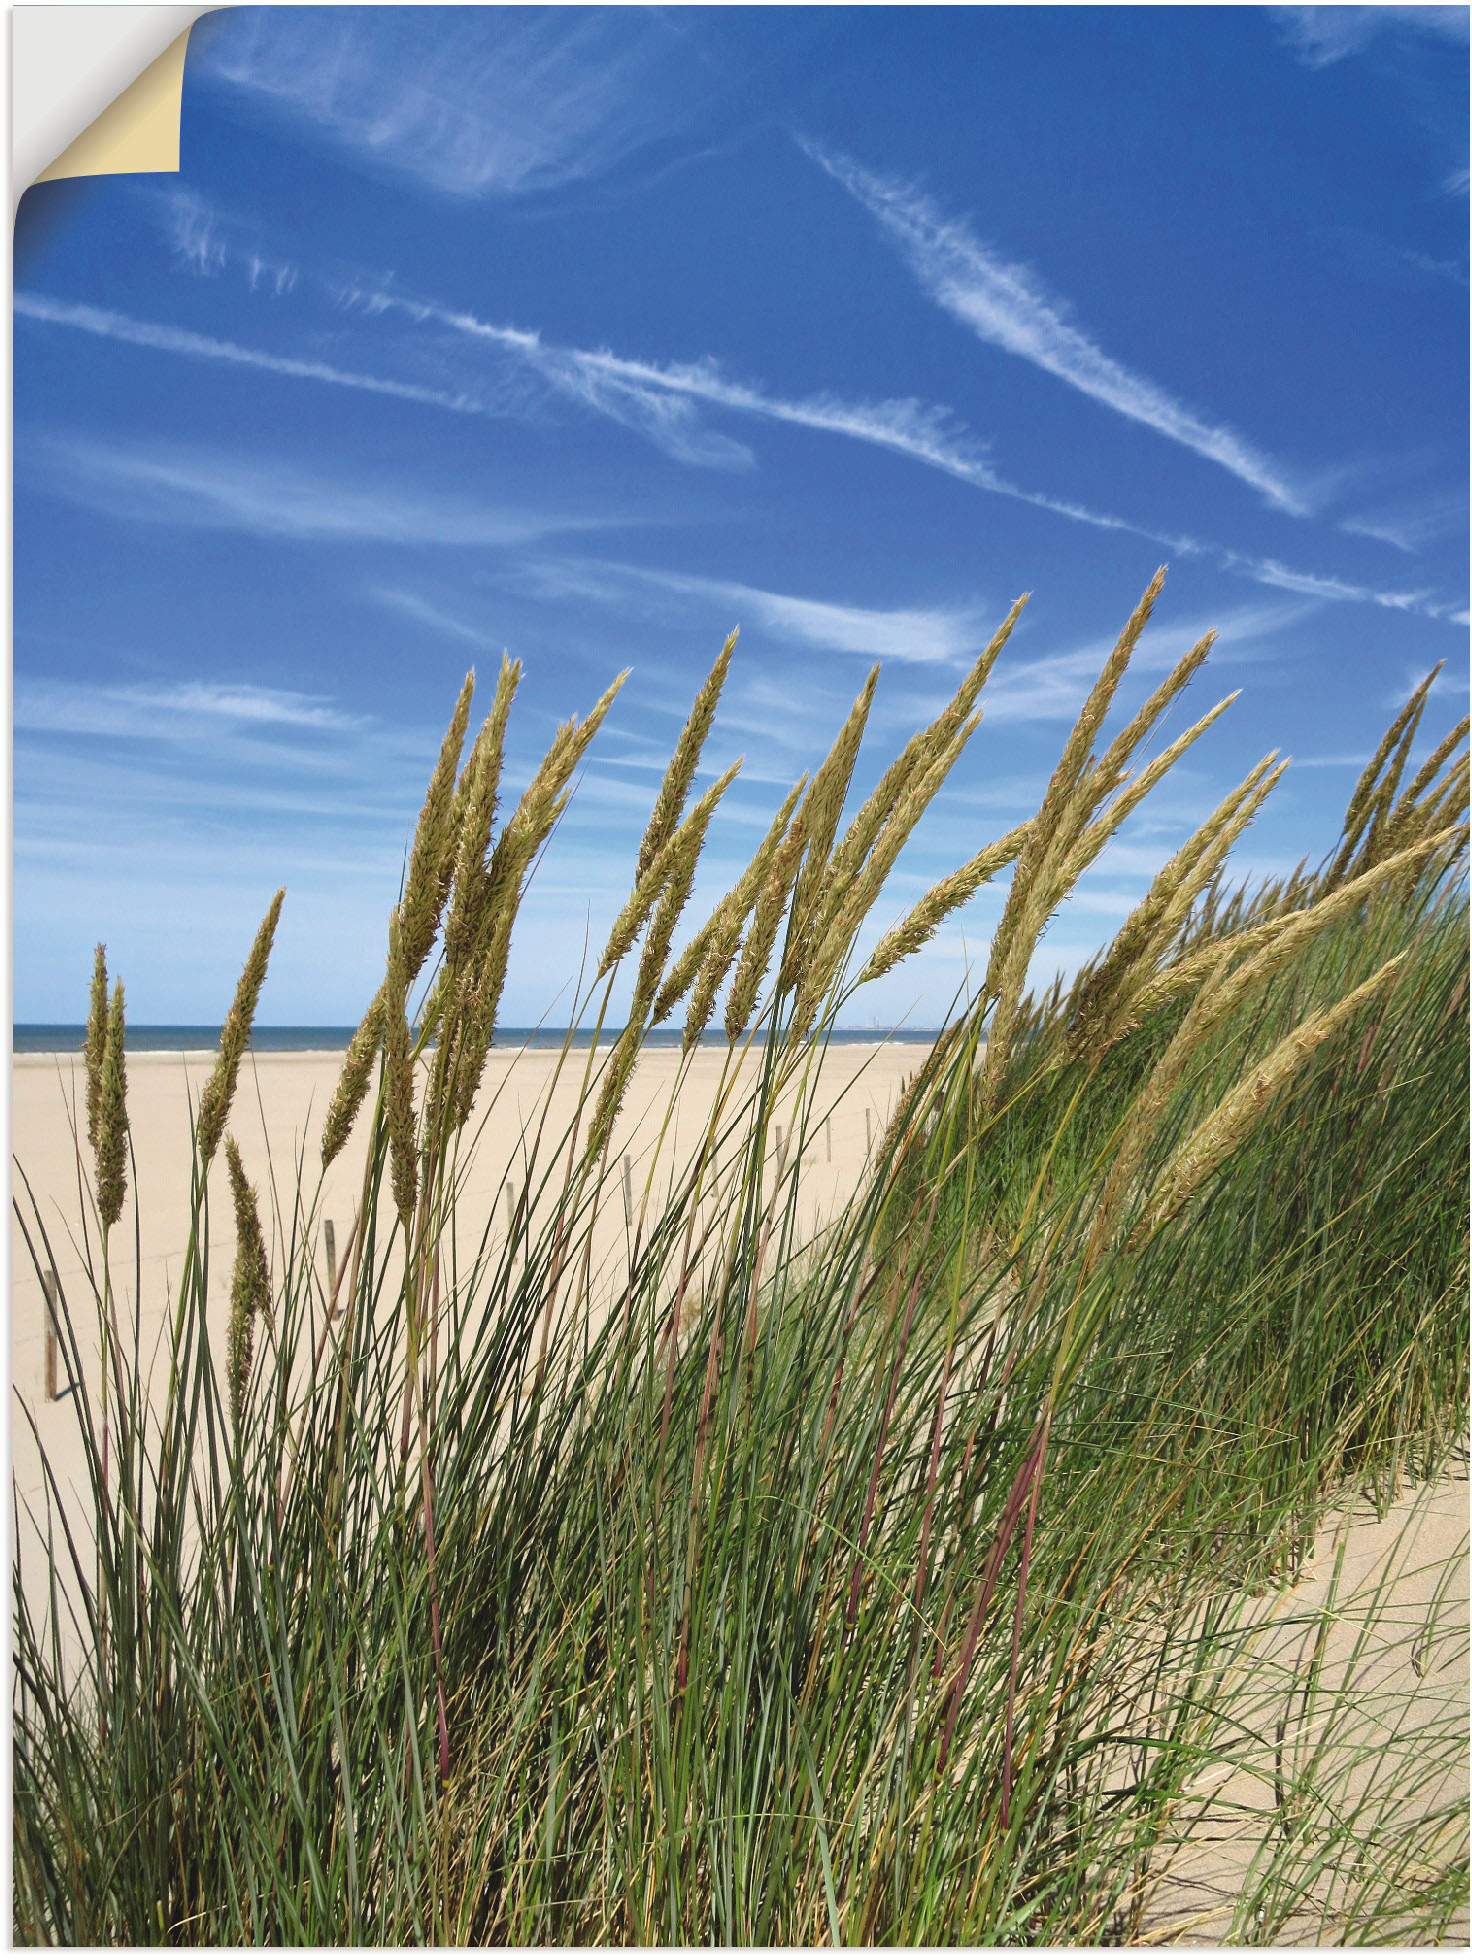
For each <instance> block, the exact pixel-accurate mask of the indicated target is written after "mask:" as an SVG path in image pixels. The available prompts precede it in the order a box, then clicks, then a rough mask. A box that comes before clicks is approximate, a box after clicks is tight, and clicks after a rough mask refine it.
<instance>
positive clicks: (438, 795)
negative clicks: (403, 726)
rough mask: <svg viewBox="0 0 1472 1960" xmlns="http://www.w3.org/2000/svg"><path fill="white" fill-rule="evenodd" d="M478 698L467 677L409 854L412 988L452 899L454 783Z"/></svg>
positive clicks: (405, 909)
mask: <svg viewBox="0 0 1472 1960" xmlns="http://www.w3.org/2000/svg"><path fill="white" fill-rule="evenodd" d="M474 692H475V675H474V673H469V674H467V675H466V676H465V685H464V686H463V687H462V688H461V690H460V698H459V700H458V701H457V702H456V703H455V712H454V714H453V715H452V716H451V717H450V726H449V728H448V730H447V731H446V734H445V739H444V741H443V742H442V743H441V745H440V753H439V760H438V762H437V763H436V764H435V768H434V774H433V775H432V776H431V777H430V779H429V787H428V789H427V790H426V791H425V795H424V806H423V808H422V809H421V810H420V812H419V822H418V824H417V826H416V828H415V832H414V844H413V848H412V850H411V851H410V854H409V870H408V873H407V875H406V877H405V879H404V896H403V899H402V901H401V903H400V906H399V915H400V918H401V920H402V922H403V934H404V963H405V968H406V970H407V972H408V975H409V981H410V984H411V985H412V983H413V981H414V979H415V978H416V976H417V975H418V973H419V970H420V968H421V967H422V966H423V965H424V962H425V960H426V959H428V957H429V949H430V947H431V946H433V944H434V938H435V934H436V933H437V932H438V931H439V926H440V918H441V916H442V914H443V912H444V909H445V899H446V897H447V896H448V894H449V889H450V877H451V873H452V872H453V870H454V864H455V849H456V843H457V837H456V832H455V829H454V825H453V821H452V818H453V814H454V802H455V779H456V774H457V772H458V770H459V767H460V751H461V749H462V747H463V746H464V742H465V727H466V723H467V722H468V721H469V719H470V700H471V696H472V694H473V693H474Z"/></svg>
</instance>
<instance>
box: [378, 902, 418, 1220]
mask: <svg viewBox="0 0 1472 1960" xmlns="http://www.w3.org/2000/svg"><path fill="white" fill-rule="evenodd" d="M405 972H406V968H405V964H404V947H403V940H402V937H401V935H400V932H399V918H398V913H397V912H394V913H392V914H391V915H390V917H389V926H388V973H387V975H386V976H385V979H384V983H383V996H384V999H383V1096H384V1109H385V1114H386V1116H387V1120H388V1146H389V1161H390V1164H391V1167H392V1172H393V1187H394V1203H395V1204H396V1205H397V1207H398V1212H399V1217H400V1218H401V1219H402V1220H403V1224H404V1230H405V1232H406V1233H407V1232H408V1229H409V1220H410V1219H411V1217H412V1216H413V1213H414V1204H415V1199H416V1197H417V1195H418V1164H417V1160H416V1156H415V1146H414V1064H413V1061H412V1060H411V1059H410V1052H409V1023H408V1020H407V1018H406V1016H405V1007H404V999H405V994H406V992H407V983H406V981H405V977H404V976H405Z"/></svg>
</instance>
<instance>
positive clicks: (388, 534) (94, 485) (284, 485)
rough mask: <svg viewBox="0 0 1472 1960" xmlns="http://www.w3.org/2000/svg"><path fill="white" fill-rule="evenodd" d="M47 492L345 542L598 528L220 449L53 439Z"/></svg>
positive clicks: (131, 511) (41, 452) (200, 521)
mask: <svg viewBox="0 0 1472 1960" xmlns="http://www.w3.org/2000/svg"><path fill="white" fill-rule="evenodd" d="M33 455H34V459H35V462H34V466H35V468H36V470H37V474H38V475H39V476H40V477H41V480H42V481H43V482H44V483H45V485H46V487H47V488H48V489H50V490H52V491H54V492H58V493H60V494H62V495H64V496H67V497H69V498H70V499H71V500H72V501H74V502H77V503H81V504H84V505H87V506H89V507H91V508H93V509H100V510H104V511H106V512H107V513H108V514H109V515H112V516H118V517H127V518H135V519H140V520H145V521H151V522H156V523H169V524H186V525H195V526H202V527H205V528H211V529H214V528H218V529H226V530H238V531H246V532H251V533H254V534H256V535H258V536H263V537H286V538H307V539H316V540H321V541H339V542H344V543H382V544H407V545H422V544H441V545H517V544H528V543H531V542H533V541H534V540H537V539H540V538H545V537H548V536H550V535H552V534H554V533H557V532H568V531H575V530H580V529H587V528H590V524H589V521H588V520H586V519H582V518H574V517H568V518H562V517H554V516H550V515H543V514H539V513H538V512H535V511H531V510H527V509H525V508H522V507H520V506H518V507H517V508H516V509H512V510H507V509H497V508H496V507H495V506H494V505H490V504H486V503H482V502H480V501H479V500H477V499H475V498H473V497H456V496H450V495H445V494H442V493H436V492H430V491H425V492H419V493H415V492H409V491H404V490H401V489H397V488H388V487H380V486H373V485H365V484H364V483H362V482H361V480H359V481H353V482H349V481H345V480H343V479H341V478H330V477H325V476H318V475H315V474H312V473H310V472H308V471H306V470H302V469H298V468H297V467H295V466H294V465H290V464H286V463H282V462H276V461H251V460H249V459H247V458H243V457H240V456H235V455H223V454H220V453H218V452H215V451H212V450H205V449H186V448H163V447H158V448H150V447H143V446H135V447H125V446H122V445H103V444H101V443H92V442H85V441H68V440H61V439H58V440H53V441H51V442H49V443H47V444H45V445H44V446H42V445H41V444H39V443H37V444H35V445H33Z"/></svg>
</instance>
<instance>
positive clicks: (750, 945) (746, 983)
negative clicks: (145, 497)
mask: <svg viewBox="0 0 1472 1960" xmlns="http://www.w3.org/2000/svg"><path fill="white" fill-rule="evenodd" d="M806 842H807V839H806V837H805V835H804V832H803V818H802V812H801V811H799V812H798V815H797V818H796V820H795V822H794V823H793V826H792V828H791V830H790V831H789V832H788V833H787V835H786V836H785V837H784V838H783V840H782V842H781V843H780V844H779V845H778V847H777V849H776V850H775V851H774V852H773V854H772V861H771V865H770V867H769V869H768V871H767V876H766V880H765V882H764V883H763V886H762V889H761V893H760V895H759V897H758V898H757V902H756V910H755V912H754V913H753V915H752V921H751V926H750V929H749V930H748V932H747V935H746V943H745V945H744V946H743V947H742V949H741V958H740V960H739V961H738V962H737V966H736V974H735V977H734V979H733V980H732V982H731V992H730V996H729V998H728V1000H727V1002H726V1034H727V1037H728V1039H730V1040H731V1041H735V1040H736V1039H737V1038H738V1036H740V1035H741V1034H743V1033H744V1032H745V1030H746V1024H747V1022H748V1021H749V1020H750V1019H751V1010H752V1008H753V1006H754V1005H755V1003H756V996H757V990H758V988H759V987H760V986H761V984H762V981H763V980H764V979H765V978H766V972H767V967H768V965H769V964H770V963H771V958H772V948H773V946H774V945H775V944H776V940H777V928H778V927H779V926H780V924H781V923H782V914H783V912H784V911H785V910H786V907H787V899H788V894H789V893H790V892H791V890H792V887H793V884H794V882H795V880H796V878H797V868H798V865H799V864H800V863H801V861H802V854H803V848H804V846H805V844H806Z"/></svg>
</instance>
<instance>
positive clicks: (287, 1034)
mask: <svg viewBox="0 0 1472 1960" xmlns="http://www.w3.org/2000/svg"><path fill="white" fill-rule="evenodd" d="M86 1032H87V1031H86V1029H85V1028H84V1027H83V1026H82V1025H81V1023H80V1022H78V1023H75V1024H73V1023H69V1022H56V1023H52V1022H44V1021H18V1022H17V1023H16V1024H15V1027H14V1029H13V1030H12V1053H13V1054H16V1055H65V1054H68V1053H71V1052H74V1051H76V1050H78V1049H80V1048H81V1046H82V1041H83V1038H84V1036H85V1035H86ZM355 1032H356V1030H355V1029H354V1028H350V1027H346V1028H338V1027H314V1028H263V1027H257V1028H256V1029H255V1030H254V1032H253V1033H252V1036H251V1046H252V1048H254V1049H255V1050H256V1051H257V1052H258V1053H260V1054H275V1055H298V1054H323V1053H328V1054H330V1053H334V1052H337V1051H340V1050H342V1049H345V1048H346V1047H347V1045H348V1043H349V1041H351V1040H352V1038H353V1035H354V1033H355ZM938 1032H939V1030H938V1029H935V1028H837V1029H835V1030H834V1032H833V1034H832V1035H831V1036H830V1040H831V1041H832V1042H833V1043H834V1044H835V1045H836V1046H842V1047H852V1046H855V1045H859V1044H864V1043H876V1042H882V1041H906V1042H915V1043H917V1044H924V1045H927V1046H928V1045H929V1043H931V1042H932V1041H934V1039H935V1037H936V1034H937V1033H938ZM619 1033H620V1030H619V1029H618V1028H613V1027H605V1028H604V1029H603V1031H602V1036H601V1039H602V1040H603V1041H605V1042H606V1041H610V1040H612V1039H613V1038H614V1037H616V1036H617V1035H618V1034H619ZM682 1038H683V1037H682V1035H681V1032H680V1030H679V1029H678V1028H659V1029H656V1030H655V1032H654V1033H653V1034H650V1035H647V1036H646V1037H645V1040H646V1042H647V1044H648V1045H649V1046H651V1047H655V1048H677V1047H678V1046H679V1045H680V1042H681V1040H682ZM565 1039H566V1032H565V1030H564V1029H561V1028H501V1029H498V1030H497V1034H496V1046H497V1047H498V1048H500V1049H502V1050H504V1051H508V1052H509V1051H512V1050H515V1049H517V1048H560V1047H561V1046H562V1043H563V1041H564V1040H565ZM219 1040H220V1030H219V1028H218V1027H190V1026H184V1025H180V1026H177V1027H173V1026H164V1027H129V1029H128V1047H129V1048H130V1049H131V1050H132V1052H133V1053H135V1054H140V1055H146V1054H200V1053H213V1051H214V1050H215V1049H216V1048H217V1047H218V1045H219ZM592 1040H593V1030H592V1029H591V1028H579V1029H577V1030H576V1031H575V1032H574V1034H573V1045H574V1047H577V1048H587V1047H589V1046H590V1045H591V1043H592ZM701 1046H702V1047H706V1048H723V1047H724V1046H725V1036H724V1035H723V1034H708V1035H706V1036H705V1037H704V1038H703V1040H702V1042H701Z"/></svg>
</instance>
